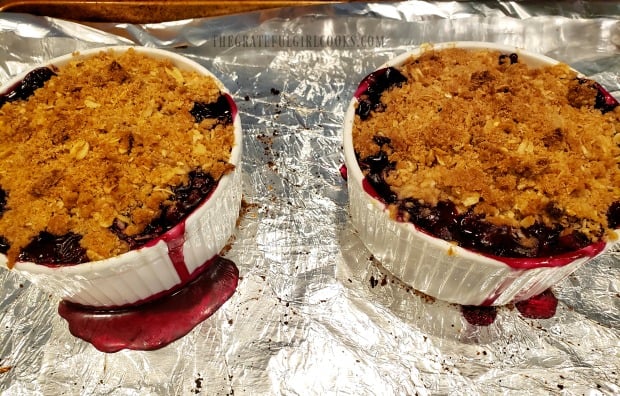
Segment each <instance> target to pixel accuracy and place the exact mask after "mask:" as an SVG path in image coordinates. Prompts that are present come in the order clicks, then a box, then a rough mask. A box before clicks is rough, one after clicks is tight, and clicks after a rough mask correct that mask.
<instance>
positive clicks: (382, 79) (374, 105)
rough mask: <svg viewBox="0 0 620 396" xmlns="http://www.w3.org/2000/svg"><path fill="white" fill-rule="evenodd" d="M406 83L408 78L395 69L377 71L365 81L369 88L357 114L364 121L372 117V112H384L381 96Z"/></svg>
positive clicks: (360, 98)
mask: <svg viewBox="0 0 620 396" xmlns="http://www.w3.org/2000/svg"><path fill="white" fill-rule="evenodd" d="M406 81H407V78H406V77H405V76H403V75H402V73H401V72H400V71H398V69H396V68H394V67H388V68H385V69H381V70H377V71H376V72H374V73H372V74H370V75H368V77H366V78H365V79H364V83H366V84H367V86H368V87H367V88H366V90H365V91H364V92H363V93H362V95H360V97H359V106H358V107H357V110H355V113H356V114H357V115H358V116H360V118H361V119H362V120H365V119H367V118H368V117H370V112H371V111H375V112H377V111H383V109H384V108H385V106H384V105H383V103H381V94H382V93H383V92H384V91H387V90H388V89H389V88H391V87H393V86H400V85H401V84H402V83H404V82H406Z"/></svg>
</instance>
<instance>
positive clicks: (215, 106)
mask: <svg viewBox="0 0 620 396" xmlns="http://www.w3.org/2000/svg"><path fill="white" fill-rule="evenodd" d="M189 112H190V114H191V115H192V116H193V117H194V120H196V122H198V123H200V122H201V121H203V120H205V119H207V118H216V119H217V120H218V122H220V123H222V124H224V125H228V124H232V109H231V108H230V103H229V102H228V99H227V98H226V96H224V95H220V96H219V97H218V98H217V101H216V102H214V103H204V102H196V103H194V107H193V108H192V109H191V110H190V111H189Z"/></svg>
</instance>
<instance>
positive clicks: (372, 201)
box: [343, 42, 618, 305]
mask: <svg viewBox="0 0 620 396" xmlns="http://www.w3.org/2000/svg"><path fill="white" fill-rule="evenodd" d="M430 46H431V45H423V46H420V47H418V48H416V49H413V50H412V51H409V52H407V53H404V54H402V55H400V56H398V57H396V58H394V59H393V60H391V61H388V62H387V63H385V64H384V65H382V66H381V67H379V68H378V69H377V70H381V69H384V68H387V67H390V66H391V67H396V68H398V66H400V65H402V64H403V63H404V62H405V61H407V60H408V59H409V58H411V57H416V56H419V55H420V54H421V53H422V52H423V51H425V50H426V49H428V48H429V47H430ZM432 47H433V48H435V49H442V48H451V47H458V48H464V49H471V50H479V49H488V50H497V51H500V52H501V53H504V54H510V53H517V54H518V57H519V60H520V61H523V62H525V63H526V64H527V65H528V66H530V67H542V66H547V65H553V64H557V63H558V61H556V60H553V59H551V58H548V57H546V56H543V55H538V54H534V53H531V52H527V51H524V50H522V49H520V48H516V47H513V46H506V45H498V44H493V43H485V42H451V43H440V44H433V45H432ZM364 81H366V79H364V80H363V81H362V83H361V84H360V86H359V88H358V89H357V91H356V93H355V95H354V98H353V99H352V100H351V102H350V104H349V106H348V109H347V111H346V114H345V119H344V130H343V141H344V156H345V166H346V168H347V180H348V181H347V184H348V193H349V212H350V216H351V221H352V224H353V226H354V227H355V228H356V230H357V231H358V234H359V237H360V239H361V240H362V241H363V243H364V245H365V246H366V248H367V249H368V250H369V251H370V253H372V254H373V256H374V257H375V258H376V259H377V260H379V261H380V262H381V264H382V265H383V266H384V267H385V268H386V269H387V270H388V271H390V272H391V273H392V274H393V275H394V276H396V277H397V278H399V279H400V280H402V281H403V282H405V283H406V284H408V285H410V286H411V287H413V288H414V289H416V290H418V291H420V292H422V293H425V294H427V295H429V296H431V297H434V298H437V299H440V300H444V301H447V302H451V303H457V304H462V305H505V304H508V303H512V302H517V301H522V300H526V299H528V298H530V297H532V296H535V295H537V294H540V293H542V292H543V291H545V290H546V289H548V288H549V287H551V286H552V285H554V284H556V283H558V282H560V281H561V280H563V279H564V278H566V277H567V276H568V275H570V274H571V273H572V272H574V271H575V270H576V269H578V268H579V267H580V266H582V265H583V264H585V263H586V262H587V261H589V260H591V259H592V258H594V257H596V256H598V255H599V254H601V253H602V252H604V251H605V250H607V249H609V248H610V247H611V245H612V243H611V242H608V243H605V242H599V243H595V244H592V245H589V246H586V247H584V248H582V249H580V250H577V251H574V252H571V253H567V254H562V255H557V256H554V257H542V258H523V259H522V258H502V257H493V256H490V255H485V254H480V253H477V252H474V251H471V250H468V249H465V248H462V247H459V246H455V245H454V244H453V243H450V242H448V241H445V240H442V239H440V238H436V237H434V236H432V235H429V234H428V233H425V232H422V231H420V230H418V229H417V228H416V227H415V226H414V225H413V224H411V223H408V222H399V221H396V220H394V219H392V218H391V216H390V214H389V212H388V210H387V207H386V205H385V204H384V203H383V202H381V201H380V200H378V199H377V198H375V197H373V196H372V195H371V194H370V193H369V192H368V191H367V190H366V189H365V187H364V184H365V183H364V175H363V173H362V171H361V169H360V166H359V164H358V162H357V159H356V155H355V151H354V148H353V137H352V128H353V122H354V119H355V109H356V105H357V103H358V97H359V95H360V94H361V93H363V92H364V91H365V90H366V88H367V85H366V83H365V82H364ZM617 233H618V232H617Z"/></svg>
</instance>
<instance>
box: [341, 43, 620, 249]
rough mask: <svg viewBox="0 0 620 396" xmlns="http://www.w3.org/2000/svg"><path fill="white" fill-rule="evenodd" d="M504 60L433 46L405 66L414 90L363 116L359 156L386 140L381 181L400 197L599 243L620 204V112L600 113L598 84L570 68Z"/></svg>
mask: <svg viewBox="0 0 620 396" xmlns="http://www.w3.org/2000/svg"><path fill="white" fill-rule="evenodd" d="M499 56H500V53H499V52H494V51H482V50H479V51H471V50H463V49H446V50H432V49H431V50H428V51H426V52H424V53H423V54H422V55H421V56H420V57H419V58H417V59H411V60H409V61H408V62H406V63H405V64H404V65H403V66H402V67H400V68H399V70H400V71H401V73H402V74H403V75H404V76H405V77H406V78H407V82H406V83H404V84H403V85H402V87H401V88H396V87H393V88H392V89H390V90H388V91H386V92H384V93H383V94H382V96H381V102H382V103H383V104H385V111H383V112H373V113H372V116H371V117H369V118H368V119H367V120H365V121H361V120H360V118H359V116H356V119H355V123H354V126H353V142H354V147H355V151H356V152H357V153H358V154H359V156H360V158H366V157H367V156H369V155H375V154H377V153H378V152H379V149H380V147H379V146H378V145H377V143H375V141H376V139H375V140H373V138H374V137H375V136H383V137H387V138H389V139H390V141H391V143H390V144H389V145H385V144H384V145H383V150H384V151H386V152H387V154H388V157H389V161H393V162H395V164H396V165H395V169H393V170H390V171H389V172H388V174H387V175H386V177H385V180H386V182H387V183H388V184H389V185H390V186H391V189H392V190H393V191H394V192H395V193H397V195H398V198H399V199H406V198H410V199H415V200H419V201H421V202H423V203H427V204H431V205H435V204H437V202H438V201H451V202H453V203H455V204H456V205H457V208H458V209H459V210H460V211H461V212H464V211H466V210H467V209H468V208H471V207H472V206H474V205H475V207H474V210H475V212H477V213H479V214H482V215H483V216H485V218H486V220H487V221H489V222H491V223H493V224H496V225H510V226H514V227H529V226H531V225H532V224H534V223H535V222H540V223H543V224H545V225H547V226H551V225H553V224H558V223H560V224H562V225H563V226H564V227H566V228H567V229H568V230H578V231H581V232H583V233H584V234H585V235H587V236H589V237H590V238H591V239H592V240H597V239H598V238H600V237H601V235H602V234H603V230H604V229H606V227H607V218H606V213H607V210H608V208H609V207H610V205H611V204H612V203H613V202H615V201H618V200H620V165H619V164H620V106H618V107H616V108H615V110H613V111H610V112H608V113H606V114H602V113H601V111H599V110H597V109H594V107H593V106H594V103H595V97H596V93H597V89H596V87H595V86H594V84H593V83H592V82H589V83H585V84H580V83H579V82H578V80H577V76H576V74H575V73H574V72H573V71H571V70H570V68H569V67H568V66H567V65H564V64H560V65H557V66H552V67H543V68H538V69H531V68H528V67H527V66H526V65H525V64H522V63H515V64H510V62H504V64H503V65H500V62H498V59H499ZM550 207H553V210H549V208H550ZM608 231H609V230H608ZM609 235H610V236H611V235H612V234H611V233H609Z"/></svg>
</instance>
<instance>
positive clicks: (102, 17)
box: [0, 0, 342, 23]
mask: <svg viewBox="0 0 620 396" xmlns="http://www.w3.org/2000/svg"><path fill="white" fill-rule="evenodd" d="M338 2H342V1H331V0H312V1H287V0H267V1H257V0H240V1H221V0H156V1H148V0H82V1H77V0H0V11H8V12H23V13H28V14H34V15H45V16H51V17H57V18H62V19H70V20H77V21H85V22H129V23H149V22H163V21H171V20H179V19H188V18H200V17H210V16H221V15H230V14H237V13H241V12H250V11H257V10H263V9H269V8H278V7H292V6H307V5H317V4H328V3H338Z"/></svg>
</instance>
